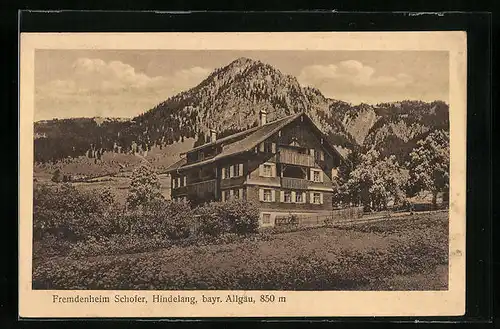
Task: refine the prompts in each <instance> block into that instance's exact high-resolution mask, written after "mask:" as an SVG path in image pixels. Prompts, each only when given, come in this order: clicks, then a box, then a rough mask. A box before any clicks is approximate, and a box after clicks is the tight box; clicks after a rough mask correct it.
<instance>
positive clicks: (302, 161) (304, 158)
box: [278, 149, 314, 167]
mask: <svg viewBox="0 0 500 329" xmlns="http://www.w3.org/2000/svg"><path fill="white" fill-rule="evenodd" d="M278 162H281V163H286V164H292V165H298V166H305V167H314V157H312V156H311V155H308V154H302V153H299V152H297V151H292V150H287V149H281V150H280V151H279V153H278Z"/></svg>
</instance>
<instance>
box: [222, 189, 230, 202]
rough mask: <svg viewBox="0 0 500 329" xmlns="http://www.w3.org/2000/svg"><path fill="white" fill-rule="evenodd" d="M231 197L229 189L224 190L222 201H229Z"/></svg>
mask: <svg viewBox="0 0 500 329" xmlns="http://www.w3.org/2000/svg"><path fill="white" fill-rule="evenodd" d="M230 198H231V193H230V192H229V190H225V191H222V201H227V200H229V199H230Z"/></svg>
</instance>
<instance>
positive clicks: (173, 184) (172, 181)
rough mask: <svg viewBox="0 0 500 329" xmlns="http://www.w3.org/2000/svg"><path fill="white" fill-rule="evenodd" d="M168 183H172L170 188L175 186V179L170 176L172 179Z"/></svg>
mask: <svg viewBox="0 0 500 329" xmlns="http://www.w3.org/2000/svg"><path fill="white" fill-rule="evenodd" d="M170 183H171V185H172V188H175V179H174V178H172V179H171V182H170Z"/></svg>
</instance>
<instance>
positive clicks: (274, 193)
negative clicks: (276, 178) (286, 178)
mask: <svg viewBox="0 0 500 329" xmlns="http://www.w3.org/2000/svg"><path fill="white" fill-rule="evenodd" d="M271 201H272V202H276V191H275V190H274V189H273V190H271Z"/></svg>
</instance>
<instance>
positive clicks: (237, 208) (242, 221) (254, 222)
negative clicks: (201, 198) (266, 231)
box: [196, 199, 259, 236]
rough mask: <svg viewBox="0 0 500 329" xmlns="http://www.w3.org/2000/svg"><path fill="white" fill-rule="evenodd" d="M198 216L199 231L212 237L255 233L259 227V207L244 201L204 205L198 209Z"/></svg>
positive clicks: (235, 200)
mask: <svg viewBox="0 0 500 329" xmlns="http://www.w3.org/2000/svg"><path fill="white" fill-rule="evenodd" d="M196 215H197V216H196V217H197V223H198V231H199V232H201V233H202V234H207V235H211V236H218V235H221V234H223V233H236V234H249V233H255V232H257V230H258V227H259V211H258V208H257V206H256V205H255V204H253V203H252V202H249V201H246V200H242V199H233V200H229V201H226V202H210V203H207V204H204V205H203V206H200V207H198V208H197V209H196Z"/></svg>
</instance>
